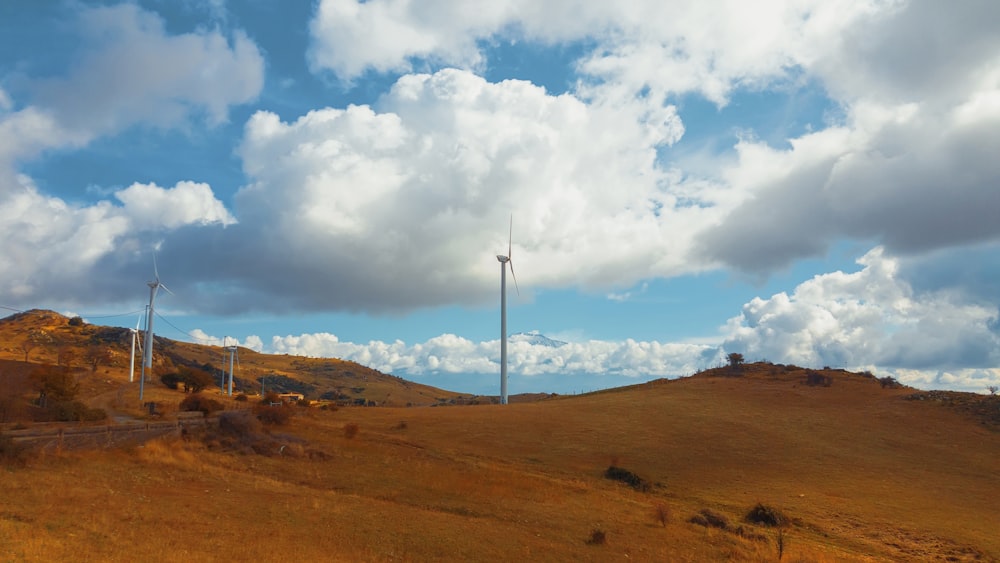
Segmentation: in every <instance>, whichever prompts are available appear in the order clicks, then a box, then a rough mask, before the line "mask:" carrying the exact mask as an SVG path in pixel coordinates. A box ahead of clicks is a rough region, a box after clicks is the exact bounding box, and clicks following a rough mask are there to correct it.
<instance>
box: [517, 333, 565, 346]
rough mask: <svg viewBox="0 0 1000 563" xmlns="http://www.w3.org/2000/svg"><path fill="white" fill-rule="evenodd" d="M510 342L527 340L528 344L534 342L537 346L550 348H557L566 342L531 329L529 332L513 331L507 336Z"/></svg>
mask: <svg viewBox="0 0 1000 563" xmlns="http://www.w3.org/2000/svg"><path fill="white" fill-rule="evenodd" d="M509 341H510V342H527V343H528V344H534V345H538V346H548V347H550V348H558V347H560V346H565V345H566V343H565V342H563V341H562V340H554V339H552V338H549V337H548V336H545V335H544V334H542V333H540V332H538V331H537V330H532V331H530V332H515V333H514V334H511V335H510V337H509Z"/></svg>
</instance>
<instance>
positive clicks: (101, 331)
mask: <svg viewBox="0 0 1000 563" xmlns="http://www.w3.org/2000/svg"><path fill="white" fill-rule="evenodd" d="M131 345H132V336H131V331H130V330H129V329H127V328H120V327H107V326H99V325H91V324H85V323H80V322H79V321H73V320H72V319H70V318H67V317H65V316H63V315H60V314H58V313H55V312H53V311H46V310H37V309H36V310H31V311H26V312H24V313H18V314H15V315H11V316H8V317H5V318H3V319H0V362H2V361H3V360H7V361H8V366H10V367H9V369H22V368H17V367H15V366H14V365H13V364H11V363H9V362H15V363H21V364H24V363H30V364H53V365H55V364H59V365H68V366H71V367H72V368H73V369H74V370H75V371H76V372H77V373H78V377H79V378H80V382H81V384H82V385H83V386H84V393H83V394H84V395H86V396H91V397H93V396H95V395H100V394H102V393H109V392H115V393H118V392H122V393H123V394H134V393H137V391H136V390H134V389H123V388H122V385H123V384H125V383H127V382H128V377H129V371H128V362H129V357H130V353H131ZM137 354H138V352H137ZM26 359H27V362H25V360H26ZM238 360H239V365H238V368H237V369H236V370H235V371H236V378H235V385H234V387H235V390H236V391H235V392H237V393H238V392H246V393H248V394H251V393H252V394H258V393H259V392H260V389H261V383H262V382H263V384H264V385H265V387H266V390H268V391H277V392H300V393H303V394H304V395H305V396H306V397H307V398H309V399H313V400H317V399H329V400H337V399H339V400H340V401H341V402H358V403H364V404H369V403H370V404H378V405H398V406H405V405H407V404H410V405H431V404H436V403H449V402H463V401H467V400H471V399H472V398H471V397H468V396H464V395H462V394H460V393H454V392H451V391H445V390H442V389H437V388H435V387H430V386H427V385H421V384H418V383H413V382H410V381H406V380H403V379H400V378H398V377H394V376H392V375H388V374H384V373H382V372H379V371H377V370H373V369H371V368H368V367H365V366H362V365H360V364H357V363H354V362H350V361H344V360H338V359H330V358H305V357H300V356H287V355H282V356H275V355H268V354H259V353H257V352H254V351H253V350H250V349H247V348H240V349H239V351H238ZM138 364H139V361H138V360H136V365H137V366H138ZM182 365H186V366H193V367H198V368H202V369H204V370H205V371H207V372H209V373H211V374H212V375H213V376H215V377H217V378H218V380H219V381H221V379H222V375H221V374H222V372H223V371H226V370H228V365H229V359H228V352H227V351H226V350H224V349H223V348H222V347H220V346H204V345H199V344H191V343H187V342H178V341H175V340H171V339H168V338H163V337H161V336H156V337H155V344H154V346H153V370H154V375H155V374H159V373H162V372H163V371H164V370H167V369H169V368H170V367H171V366H182ZM136 369H137V370H138V367H137V368H136ZM135 377H136V378H138V374H137V375H136V376H135ZM153 379H154V381H153V382H152V384H151V385H150V386H148V389H147V391H149V392H153V393H157V391H158V389H157V388H159V387H161V385H160V383H159V381H158V380H156V378H155V377H154V378H153ZM157 396H159V394H157ZM154 400H156V399H154ZM176 400H177V401H179V400H180V399H179V398H177V399H176Z"/></svg>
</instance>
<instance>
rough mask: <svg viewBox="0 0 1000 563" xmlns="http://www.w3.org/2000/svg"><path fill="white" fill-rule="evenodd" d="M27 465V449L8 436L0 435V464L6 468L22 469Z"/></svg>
mask: <svg viewBox="0 0 1000 563" xmlns="http://www.w3.org/2000/svg"><path fill="white" fill-rule="evenodd" d="M27 463H28V448H27V447H26V446H24V445H23V444H18V443H17V442H15V441H14V439H13V438H11V437H10V436H4V435H3V434H0V464H3V465H5V466H7V467H24V466H25V465H27Z"/></svg>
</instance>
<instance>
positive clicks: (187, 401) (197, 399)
mask: <svg viewBox="0 0 1000 563" xmlns="http://www.w3.org/2000/svg"><path fill="white" fill-rule="evenodd" d="M179 408H180V410H182V411H185V412H195V411H201V412H202V413H204V415H205V416H208V415H209V414H211V413H213V412H215V411H221V410H222V409H223V408H224V407H223V405H222V403H220V402H219V401H216V400H215V399H212V398H211V397H206V396H204V395H201V394H199V393H195V394H194V395H189V396H187V397H184V400H183V401H181V404H180V407H179Z"/></svg>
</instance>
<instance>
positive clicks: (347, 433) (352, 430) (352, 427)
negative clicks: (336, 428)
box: [344, 422, 360, 440]
mask: <svg viewBox="0 0 1000 563" xmlns="http://www.w3.org/2000/svg"><path fill="white" fill-rule="evenodd" d="M358 430H360V428H359V427H358V425H357V424H356V423H354V422H348V423H347V424H345V425H344V437H345V438H347V439H348V440H350V439H352V438H354V437H355V436H357V435H358Z"/></svg>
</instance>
